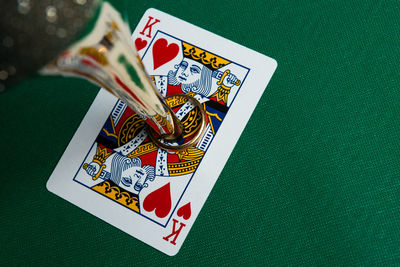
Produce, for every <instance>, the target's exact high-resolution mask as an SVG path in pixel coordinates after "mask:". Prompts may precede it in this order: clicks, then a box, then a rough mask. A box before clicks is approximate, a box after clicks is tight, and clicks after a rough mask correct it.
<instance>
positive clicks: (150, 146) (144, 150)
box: [127, 142, 158, 158]
mask: <svg viewBox="0 0 400 267" xmlns="http://www.w3.org/2000/svg"><path fill="white" fill-rule="evenodd" d="M157 149H158V147H157V146H156V145H155V144H154V143H151V142H150V143H147V144H143V145H140V146H138V147H137V148H136V149H135V150H133V151H132V152H131V153H129V154H128V155H127V157H129V158H136V157H140V156H143V155H145V154H148V153H151V152H153V151H156V150H157Z"/></svg>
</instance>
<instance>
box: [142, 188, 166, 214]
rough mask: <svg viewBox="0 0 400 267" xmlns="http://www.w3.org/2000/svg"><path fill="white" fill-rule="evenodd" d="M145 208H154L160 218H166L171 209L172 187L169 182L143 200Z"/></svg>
mask: <svg viewBox="0 0 400 267" xmlns="http://www.w3.org/2000/svg"><path fill="white" fill-rule="evenodd" d="M143 208H144V209H145V210H146V211H148V212H151V211H153V210H154V212H155V213H156V216H157V217H158V218H164V217H165V216H167V215H168V213H169V212H170V210H171V188H170V185H169V183H168V184H166V185H164V186H163V187H160V188H158V189H157V190H155V191H153V192H151V193H150V194H148V195H147V197H146V198H145V199H144V201H143Z"/></svg>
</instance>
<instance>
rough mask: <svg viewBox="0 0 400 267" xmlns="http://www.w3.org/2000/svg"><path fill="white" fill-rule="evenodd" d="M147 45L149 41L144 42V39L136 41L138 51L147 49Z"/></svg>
mask: <svg viewBox="0 0 400 267" xmlns="http://www.w3.org/2000/svg"><path fill="white" fill-rule="evenodd" d="M146 45H147V41H146V40H143V39H142V38H136V40H135V46H136V50H137V51H139V50H142V49H143V48H145V47H146Z"/></svg>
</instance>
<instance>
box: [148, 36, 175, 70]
mask: <svg viewBox="0 0 400 267" xmlns="http://www.w3.org/2000/svg"><path fill="white" fill-rule="evenodd" d="M178 53H179V46H178V45H177V44H175V43H171V44H168V41H167V40H166V39H164V38H160V39H158V40H157V41H156V42H155V43H154V45H153V68H154V69H157V68H159V67H161V66H162V65H164V64H165V63H168V62H170V61H171V60H173V59H174V58H175V57H176V56H177V55H178Z"/></svg>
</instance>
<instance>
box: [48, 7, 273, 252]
mask: <svg viewBox="0 0 400 267" xmlns="http://www.w3.org/2000/svg"><path fill="white" fill-rule="evenodd" d="M132 42H134V44H135V46H136V49H137V50H138V53H139V56H140V57H141V58H142V61H143V64H144V66H145V68H146V70H147V72H148V74H149V75H150V78H151V79H152V80H153V81H154V83H155V85H156V87H157V89H158V90H159V92H160V93H161V95H163V96H171V95H174V94H188V95H191V96H193V97H195V98H196V99H197V100H198V101H199V102H200V103H201V104H202V106H203V108H204V109H205V112H206V118H207V125H206V132H205V134H204V136H203V137H202V139H201V140H200V141H199V142H198V143H197V144H196V145H195V146H193V147H189V148H187V149H185V150H183V151H178V152H170V151H166V150H163V149H160V148H158V147H157V146H156V145H155V144H154V143H152V142H151V140H150V139H149V137H148V135H147V131H146V127H145V123H144V121H143V120H142V119H141V118H140V116H139V115H137V114H135V112H133V111H132V110H131V109H130V108H129V107H127V106H126V104H124V103H123V102H122V101H120V100H118V99H116V98H115V97H114V96H112V95H111V94H109V93H108V92H106V91H105V90H101V91H100V92H99V94H98V95H97V97H96V99H95V100H94V102H93V104H92V106H91V107H90V109H89V111H88V113H87V114H86V116H85V118H84V119H83V121H82V123H81V125H80V126H79V128H78V130H77V132H76V134H75V135H74V137H73V139H72V141H71V142H70V144H69V146H68V147H67V149H66V151H65V153H64V155H63V156H62V158H61V160H60V162H59V163H58V165H57V167H56V169H55V170H54V172H53V174H52V175H51V177H50V179H49V181H48V183H47V188H48V190H50V191H51V192H53V193H55V194H57V195H59V196H61V197H62V198H64V199H66V200H68V201H70V202H71V203H73V204H75V205H77V206H79V207H81V208H82V209H84V210H86V211H88V212H90V213H92V214H94V215H95V216H97V217H99V218H101V219H102V220H104V221H106V222H108V223H110V224H112V225H114V226H115V227H118V228H119V229H121V230H122V231H124V232H126V233H128V234H130V235H132V236H134V237H136V238H137V239H139V240H141V241H143V242H145V243H147V244H149V245H151V246H153V247H154V248H156V249H158V250H160V251H162V252H164V253H166V254H168V255H175V254H176V253H177V252H178V251H179V249H180V247H181V246H182V244H183V242H184V240H185V238H186V236H187V235H188V233H189V231H190V229H191V227H192V225H193V223H194V221H195V219H196V217H197V215H198V214H199V212H200V210H201V208H202V206H203V204H204V202H205V201H206V198H207V196H208V195H209V194H210V191H211V189H212V187H213V185H214V184H215V182H216V180H217V178H218V176H219V174H220V173H221V171H222V169H223V167H224V165H225V163H226V161H227V160H228V157H229V155H230V153H231V152H232V150H233V148H234V146H235V143H236V142H237V140H238V139H239V137H240V134H241V133H242V131H243V129H244V127H245V125H246V123H247V121H248V119H249V118H250V115H251V113H252V112H253V110H254V108H255V106H256V104H257V102H258V100H259V99H260V97H261V95H262V93H263V91H264V89H265V87H266V86H267V84H268V82H269V80H270V78H271V76H272V74H273V73H274V71H275V69H276V66H277V64H276V62H275V60H273V59H271V58H269V57H266V56H264V55H261V54H259V53H257V52H255V51H253V50H250V49H248V48H245V47H243V46H240V45H238V44H236V43H233V42H232V41H229V40H227V39H224V38H222V37H220V36H217V35H215V34H212V33H210V32H208V31H206V30H204V29H201V28H198V27H196V26H194V25H192V24H189V23H187V22H184V21H182V20H180V19H177V18H175V17H172V16H170V15H168V14H166V13H163V12H161V11H159V10H156V9H149V10H147V11H146V13H145V14H144V16H143V18H142V19H141V21H140V22H139V24H138V26H137V28H136V30H135V31H134V33H133V36H132ZM169 104H170V105H172V109H173V110H174V112H175V113H176V115H177V117H178V118H179V119H180V120H181V121H182V122H183V124H184V125H185V123H186V124H188V123H189V118H190V116H193V110H192V109H190V108H189V107H188V105H187V104H183V103H180V102H179V99H174V98H173V97H172V100H171V101H169ZM194 124H196V123H194ZM197 126H198V125H189V126H186V127H193V128H196V127H197ZM204 212H207V211H204Z"/></svg>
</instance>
